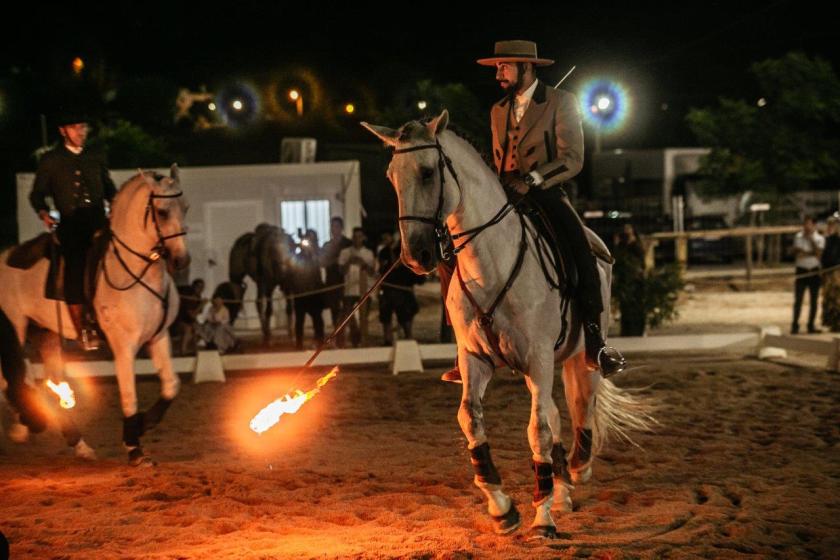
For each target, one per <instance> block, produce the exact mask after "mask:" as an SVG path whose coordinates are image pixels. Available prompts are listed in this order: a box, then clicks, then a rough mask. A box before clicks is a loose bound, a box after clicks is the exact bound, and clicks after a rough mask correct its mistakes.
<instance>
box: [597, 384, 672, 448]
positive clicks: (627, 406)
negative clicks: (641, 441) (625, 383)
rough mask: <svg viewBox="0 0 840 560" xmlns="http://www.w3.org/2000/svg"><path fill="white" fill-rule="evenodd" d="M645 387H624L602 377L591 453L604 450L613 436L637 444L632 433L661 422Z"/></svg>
mask: <svg viewBox="0 0 840 560" xmlns="http://www.w3.org/2000/svg"><path fill="white" fill-rule="evenodd" d="M643 391H644V389H621V388H619V387H616V386H615V385H614V384H613V382H612V381H610V380H609V379H601V380H600V381H599V383H598V387H597V388H596V390H595V396H594V398H593V400H594V411H593V413H592V453H593V455H594V454H597V453H598V452H600V451H601V449H602V448H603V447H604V444H606V442H607V441H609V440H610V439H613V438H614V439H622V440H625V441H628V442H630V443H632V444H633V445H635V446H637V447H638V444H637V443H636V442H635V441H634V440H633V437H632V434H633V432H649V431H652V430H653V428H654V427H655V426H657V425H658V424H659V422H658V421H657V420H656V418H655V417H654V416H653V415H654V412H655V411H656V406H655V405H654V403H653V402H652V401H651V399H650V397H647V396H645V395H643V394H642V392H643Z"/></svg>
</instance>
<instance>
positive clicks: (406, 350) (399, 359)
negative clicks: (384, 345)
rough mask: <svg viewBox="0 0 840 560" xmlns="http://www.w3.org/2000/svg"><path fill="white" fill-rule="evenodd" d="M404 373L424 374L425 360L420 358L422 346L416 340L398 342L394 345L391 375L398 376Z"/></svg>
mask: <svg viewBox="0 0 840 560" xmlns="http://www.w3.org/2000/svg"><path fill="white" fill-rule="evenodd" d="M403 371H419V372H420V373H422V372H423V358H422V357H421V356H420V345H419V344H417V341H416V340H398V341H397V343H396V344H395V345H394V361H393V362H392V364H391V373H393V374H394V375H397V374H398V373H400V372H403Z"/></svg>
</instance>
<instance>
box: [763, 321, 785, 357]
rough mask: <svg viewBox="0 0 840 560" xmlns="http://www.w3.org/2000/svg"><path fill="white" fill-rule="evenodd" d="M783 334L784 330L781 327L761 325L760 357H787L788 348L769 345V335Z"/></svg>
mask: <svg viewBox="0 0 840 560" xmlns="http://www.w3.org/2000/svg"><path fill="white" fill-rule="evenodd" d="M774 336H776V337H778V336H782V330H781V329H780V328H779V327H776V326H771V327H761V334H760V335H759V337H758V359H759V360H769V359H771V358H787V350H785V349H784V348H777V347H775V346H769V345H768V341H767V340H766V339H767V338H768V337H771V338H772V337H774Z"/></svg>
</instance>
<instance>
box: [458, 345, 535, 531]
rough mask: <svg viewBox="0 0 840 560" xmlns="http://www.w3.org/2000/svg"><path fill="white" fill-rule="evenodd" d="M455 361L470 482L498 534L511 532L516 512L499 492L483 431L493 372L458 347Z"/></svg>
mask: <svg viewBox="0 0 840 560" xmlns="http://www.w3.org/2000/svg"><path fill="white" fill-rule="evenodd" d="M458 363H459V364H460V369H461V376H462V379H463V392H462V393H461V406H460V408H459V409H458V422H459V423H460V424H461V430H462V431H463V432H464V435H465V436H466V437H467V442H468V449H469V450H470V461H471V462H472V465H473V468H474V469H475V478H474V479H473V481H474V483H475V485H476V486H478V488H479V489H480V490H481V491H482V492H484V494H485V495H486V496H487V501H488V504H487V511H488V512H489V513H490V515H491V516H492V517H493V522H494V529H495V531H496V533H498V534H507V533H510V532H512V531H515V530H516V529H517V528H518V527H519V524H520V523H521V520H520V517H519V512H518V511H517V509H516V506H515V505H514V504H513V501H512V500H511V499H510V497H509V496H508V495H507V494H505V493H504V492H503V491H502V478H501V476H499V471H497V470H496V465H494V464H493V459H492V458H491V456H490V446H489V444H488V443H487V435H486V433H485V431H484V409H483V406H482V403H481V400H482V398H483V397H484V391H485V390H486V389H487V384H488V383H489V382H490V378H491V376H492V375H493V367H492V366H491V365H490V364H489V363H487V362H485V361H484V360H482V359H480V358H478V357H476V356H474V355H472V354H470V353H468V352H466V351H465V350H462V349H461V348H459V349H458Z"/></svg>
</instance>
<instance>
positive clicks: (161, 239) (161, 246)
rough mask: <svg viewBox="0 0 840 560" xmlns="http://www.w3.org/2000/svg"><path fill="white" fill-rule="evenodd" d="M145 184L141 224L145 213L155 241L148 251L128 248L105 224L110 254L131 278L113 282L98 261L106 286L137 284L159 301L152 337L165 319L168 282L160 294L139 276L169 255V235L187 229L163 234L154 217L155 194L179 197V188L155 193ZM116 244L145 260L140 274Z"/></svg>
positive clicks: (181, 234)
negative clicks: (159, 315) (146, 195)
mask: <svg viewBox="0 0 840 560" xmlns="http://www.w3.org/2000/svg"><path fill="white" fill-rule="evenodd" d="M143 178H144V180H145V175H143ZM147 184H149V183H148V182H147ZM149 187H150V192H149V198H148V200H147V201H146V209H145V214H144V216H143V227H148V225H149V215H150V214H151V216H152V223H153V224H154V228H155V235H157V243H155V245H154V247H152V249H151V251H149V254H148V255H146V254H143V253H141V252H140V251H137V250H135V249H133V248H131V247H130V246H129V245H128V244H127V243H126V242H125V241H123V240H122V239H120V238H119V237H118V236H117V234H116V233H115V232H114V230H113V229H111V228H110V227H109V228H108V235H109V236H110V243H109V244H110V246H111V249H112V250H113V252H114V256H115V257H116V258H117V262H119V263H120V266H121V267H122V269H123V270H124V271H125V272H127V273H128V275H129V276H131V278H132V279H133V281H132V282H131V283H130V284H128V285H127V286H116V285H115V284H114V283H113V282H112V281H111V277H110V276H109V275H108V269H107V268H106V267H105V259H102V264H101V265H100V266H101V267H102V273H103V275H104V276H105V281H106V282H107V283H108V286H110V287H111V288H113V289H114V290H117V291H120V292H124V291H126V290H130V289H131V288H133V287H134V286H137V285H140V286H142V287H143V288H145V289H146V291H148V292H149V293H151V294H152V295H153V296H155V298H157V299H158V300H159V301H160V302H161V305H162V306H163V317H162V318H161V322H160V324H159V325H158V328H157V330H155V334H154V335H152V338H154V337H155V336H157V335H158V333H160V331H161V330H163V326H164V324H165V323H166V314H167V311H168V309H169V286H166V285H165V286H164V288H163V294H160V293H158V292H157V290H155V289H154V288H153V287H151V286H149V284H148V283H147V282H146V281H144V280H143V278H144V277H145V276H146V273H148V272H149V270H150V269H151V268H152V265H154V264H155V263H157V262H159V261H160V259H161V257H167V256H168V255H169V250H168V249H167V248H166V242H167V241H168V240H170V239H174V238H176V237H181V236H183V235H187V232H186V230H181V231H179V232H177V233H173V234H171V235H164V234H163V231H162V230H161V229H160V222H159V221H158V217H157V212H156V210H157V208H156V207H155V200H156V199H159V198H160V199H167V198H179V197H181V196H183V194H184V192H183V191H178V192H176V193H171V194H158V193H156V192H155V191H154V187H153V186H152V185H151V184H149ZM115 242H116V243H115ZM118 244H119V246H122V247H123V248H125V250H127V251H128V252H129V253H131V254H132V255H134V256H135V257H138V258H139V259H141V260H142V261H143V262H145V265H144V266H143V270H142V271H140V274H137V273H135V272H134V271H132V270H131V268H130V267H129V265H128V263H127V262H125V259H123V256H122V254H120V250H119V247H118V246H117V245H118Z"/></svg>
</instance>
